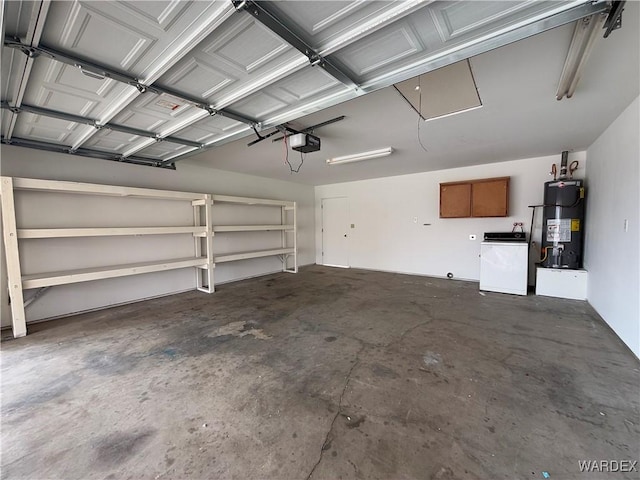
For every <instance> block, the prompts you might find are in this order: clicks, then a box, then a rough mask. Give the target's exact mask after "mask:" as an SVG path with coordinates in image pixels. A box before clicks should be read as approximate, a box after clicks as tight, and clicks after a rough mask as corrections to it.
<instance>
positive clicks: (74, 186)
mask: <svg viewBox="0 0 640 480" xmlns="http://www.w3.org/2000/svg"><path fill="white" fill-rule="evenodd" d="M13 188H14V189H16V190H35V191H41V192H61V193H81V194H88V195H103V196H113V197H136V198H155V199H163V200H195V199H204V198H205V196H206V194H204V193H191V192H174V191H172V190H155V189H151V188H137V187H121V186H116V185H101V184H97V183H78V182H63V181H59V180H40V179H37V178H17V177H15V178H14V179H13Z"/></svg>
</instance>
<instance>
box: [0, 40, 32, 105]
mask: <svg viewBox="0 0 640 480" xmlns="http://www.w3.org/2000/svg"><path fill="white" fill-rule="evenodd" d="M26 64H27V57H26V56H24V55H23V54H21V53H19V52H17V51H16V50H14V49H12V48H6V47H3V48H2V77H0V78H1V80H0V81H1V82H2V84H1V85H0V87H1V88H2V90H1V92H2V93H1V95H2V100H5V101H7V102H13V101H15V99H16V98H17V96H18V90H19V88H20V81H21V79H22V73H23V72H24V69H25V67H26Z"/></svg>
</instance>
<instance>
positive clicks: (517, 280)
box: [480, 242, 529, 295]
mask: <svg viewBox="0 0 640 480" xmlns="http://www.w3.org/2000/svg"><path fill="white" fill-rule="evenodd" d="M528 265H529V244H528V243H527V242H482V244H481V245H480V290H486V291H488V292H500V293H512V294H514V295H526V294H527V283H528V282H527V280H528V278H527V273H528V272H527V270H528Z"/></svg>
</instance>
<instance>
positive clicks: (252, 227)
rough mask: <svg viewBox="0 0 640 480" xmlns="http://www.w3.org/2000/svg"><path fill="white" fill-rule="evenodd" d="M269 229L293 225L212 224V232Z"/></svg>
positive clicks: (283, 228) (285, 227) (289, 227)
mask: <svg viewBox="0 0 640 480" xmlns="http://www.w3.org/2000/svg"><path fill="white" fill-rule="evenodd" d="M270 230H293V225H214V227H213V231H214V232H255V231H270Z"/></svg>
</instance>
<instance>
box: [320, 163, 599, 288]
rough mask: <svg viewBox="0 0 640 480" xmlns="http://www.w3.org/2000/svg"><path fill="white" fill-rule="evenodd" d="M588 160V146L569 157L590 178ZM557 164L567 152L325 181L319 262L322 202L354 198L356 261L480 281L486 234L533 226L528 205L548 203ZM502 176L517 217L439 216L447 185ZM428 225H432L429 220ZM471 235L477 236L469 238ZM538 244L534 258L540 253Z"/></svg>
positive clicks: (536, 237) (351, 256) (353, 250)
mask: <svg viewBox="0 0 640 480" xmlns="http://www.w3.org/2000/svg"><path fill="white" fill-rule="evenodd" d="M585 158H586V156H585V152H577V153H573V154H570V155H569V161H573V160H579V161H580V168H579V170H578V171H577V172H576V177H577V178H581V177H582V173H583V172H584V168H585ZM552 163H558V164H559V163H560V154H558V155H554V156H549V157H539V158H530V159H526V160H515V161H510V162H502V163H494V164H488V165H480V166H474V167H465V168H456V169H450V170H440V171H435V172H425V173H417V174H411V175H402V176H396V177H387V178H379V179H373V180H364V181H357V182H348V183H338V184H332V185H322V186H318V187H316V190H315V194H316V263H318V264H321V263H322V213H321V209H320V205H321V201H322V199H323V198H330V197H348V198H349V216H350V222H349V223H352V224H355V228H354V229H352V230H351V231H350V237H349V238H350V239H349V261H350V266H352V267H357V268H367V269H375V270H386V271H395V272H402V273H412V274H422V275H430V276H438V277H444V276H446V275H447V273H448V272H451V273H453V275H454V277H455V278H460V279H466V280H479V274H480V259H479V253H480V242H481V240H482V236H483V234H484V232H489V231H511V228H512V226H513V223H514V222H523V223H524V225H525V231H527V232H528V231H529V225H530V222H531V209H530V208H528V207H527V206H528V205H533V204H539V203H542V197H543V193H544V185H543V184H544V182H546V181H548V180H549V179H550V178H549V175H548V172H549V171H550V169H551V164H552ZM332 168H334V167H332ZM335 168H340V167H339V166H335ZM502 176H510V177H511V180H510V199H509V211H510V216H509V217H506V218H452V219H441V218H439V192H440V190H439V183H441V182H452V181H458V180H470V179H478V178H490V177H502ZM541 213H542V212H541V211H540V210H538V212H537V213H536V224H537V228H535V231H534V240H535V241H536V242H539V240H540V223H541ZM414 217H417V220H418V221H417V223H414V222H413V219H414ZM425 223H430V224H431V225H430V226H423V224H425ZM470 234H475V235H477V237H476V238H477V239H476V240H475V241H472V240H469V235H470ZM533 250H534V249H532V259H533V258H534V257H535V256H536V255H537V253H535V252H533ZM530 278H532V277H531V275H530Z"/></svg>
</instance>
